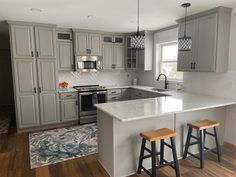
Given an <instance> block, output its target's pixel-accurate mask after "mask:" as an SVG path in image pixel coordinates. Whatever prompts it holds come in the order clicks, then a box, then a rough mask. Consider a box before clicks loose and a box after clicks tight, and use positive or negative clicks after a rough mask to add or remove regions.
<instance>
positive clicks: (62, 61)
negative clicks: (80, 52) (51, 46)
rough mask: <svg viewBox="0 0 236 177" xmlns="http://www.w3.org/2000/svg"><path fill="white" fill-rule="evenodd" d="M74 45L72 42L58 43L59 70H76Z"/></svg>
mask: <svg viewBox="0 0 236 177" xmlns="http://www.w3.org/2000/svg"><path fill="white" fill-rule="evenodd" d="M72 47H73V45H72V43H71V42H57V58H58V69H59V70H67V71H72V70H73V69H74V61H73V48H72Z"/></svg>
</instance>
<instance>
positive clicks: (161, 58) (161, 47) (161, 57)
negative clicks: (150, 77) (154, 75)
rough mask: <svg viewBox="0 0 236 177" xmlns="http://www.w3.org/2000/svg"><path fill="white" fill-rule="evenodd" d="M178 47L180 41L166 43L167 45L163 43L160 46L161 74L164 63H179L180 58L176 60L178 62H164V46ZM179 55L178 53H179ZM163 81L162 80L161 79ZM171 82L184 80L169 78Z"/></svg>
mask: <svg viewBox="0 0 236 177" xmlns="http://www.w3.org/2000/svg"><path fill="white" fill-rule="evenodd" d="M173 44H175V45H177V46H178V41H171V42H165V43H161V44H160V56H159V74H160V73H161V71H162V64H163V63H176V64H177V62H178V58H177V59H176V61H163V55H162V53H163V46H170V45H173ZM177 55H178V53H177ZM161 80H162V79H161ZM168 80H169V81H174V82H180V83H182V82H183V78H182V79H175V78H168Z"/></svg>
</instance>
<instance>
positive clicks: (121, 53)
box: [103, 35, 125, 69]
mask: <svg viewBox="0 0 236 177" xmlns="http://www.w3.org/2000/svg"><path fill="white" fill-rule="evenodd" d="M124 57H125V48H124V36H120V35H103V68H104V69H124V66H125V64H124V62H125V59H124Z"/></svg>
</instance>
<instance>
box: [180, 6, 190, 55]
mask: <svg viewBox="0 0 236 177" xmlns="http://www.w3.org/2000/svg"><path fill="white" fill-rule="evenodd" d="M190 6H191V4H190V3H184V4H182V7H184V8H185V20H184V36H183V37H180V38H179V40H178V43H179V44H178V47H179V51H190V50H191V49H192V37H191V36H187V35H186V21H187V8H188V7H190Z"/></svg>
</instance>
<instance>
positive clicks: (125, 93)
mask: <svg viewBox="0 0 236 177" xmlns="http://www.w3.org/2000/svg"><path fill="white" fill-rule="evenodd" d="M130 98H131V89H129V88H125V89H121V100H124V101H125V100H130Z"/></svg>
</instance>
